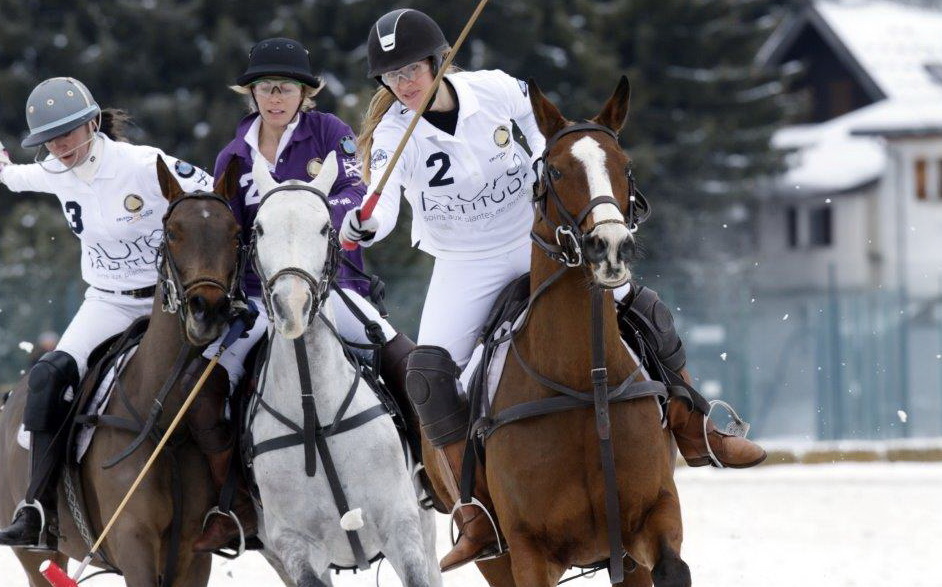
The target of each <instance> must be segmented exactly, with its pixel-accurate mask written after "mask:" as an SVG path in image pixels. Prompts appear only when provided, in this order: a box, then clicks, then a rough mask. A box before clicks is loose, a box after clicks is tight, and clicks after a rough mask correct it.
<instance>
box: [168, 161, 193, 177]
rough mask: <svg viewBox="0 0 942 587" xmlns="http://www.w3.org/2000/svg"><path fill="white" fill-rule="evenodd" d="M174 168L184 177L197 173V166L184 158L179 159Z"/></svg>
mask: <svg viewBox="0 0 942 587" xmlns="http://www.w3.org/2000/svg"><path fill="white" fill-rule="evenodd" d="M173 170H174V171H175V172H176V173H177V175H179V176H180V177H182V178H184V179H186V178H187V177H193V174H194V173H196V168H195V167H193V166H192V165H190V164H189V163H187V162H186V161H184V160H183V159H177V162H176V163H174V164H173Z"/></svg>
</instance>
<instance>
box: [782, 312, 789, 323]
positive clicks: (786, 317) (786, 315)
mask: <svg viewBox="0 0 942 587" xmlns="http://www.w3.org/2000/svg"><path fill="white" fill-rule="evenodd" d="M786 320H788V314H785V315H784V316H782V322H784V321H786Z"/></svg>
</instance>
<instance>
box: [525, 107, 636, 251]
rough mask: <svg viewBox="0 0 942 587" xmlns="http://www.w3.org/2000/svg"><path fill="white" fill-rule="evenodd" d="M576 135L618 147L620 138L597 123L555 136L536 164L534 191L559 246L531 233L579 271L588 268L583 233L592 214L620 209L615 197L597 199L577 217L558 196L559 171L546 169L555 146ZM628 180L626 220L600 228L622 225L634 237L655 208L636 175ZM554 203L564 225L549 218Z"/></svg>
mask: <svg viewBox="0 0 942 587" xmlns="http://www.w3.org/2000/svg"><path fill="white" fill-rule="evenodd" d="M574 132H601V133H604V134H606V135H608V136H610V137H612V139H613V140H614V141H615V143H616V144H617V143H618V135H617V134H616V133H615V131H613V130H612V129H610V128H608V127H607V126H602V125H601V124H595V123H593V122H579V123H576V124H572V125H570V126H567V127H565V128H563V129H562V130H560V131H559V132H557V133H556V134H555V135H553V136H552V137H551V138H550V139H549V140H548V141H547V142H546V148H545V149H544V150H543V154H542V155H541V156H540V158H539V159H537V160H536V161H534V163H533V171H534V174H535V176H536V178H537V180H536V184H535V185H534V187H533V202H534V203H535V204H536V205H537V206H536V208H537V211H538V213H539V214H540V216H541V217H542V218H543V220H544V221H546V223H547V224H548V225H550V226H551V227H553V228H554V233H555V235H556V243H555V244H553V243H550V242H547V241H546V240H545V239H543V238H542V237H541V236H540V235H538V234H536V233H535V232H533V231H531V232H530V238H531V239H533V242H534V243H535V244H536V245H537V246H538V247H540V249H542V250H543V252H545V253H546V254H547V255H548V256H549V257H550V258H551V259H553V260H555V261H558V262H559V263H562V264H564V265H565V266H567V267H579V266H582V265H584V264H585V257H584V256H583V254H582V248H583V246H584V244H585V238H586V233H585V232H583V230H582V222H583V221H584V220H585V219H586V217H587V216H588V215H589V214H590V213H591V212H592V210H593V209H594V208H595V207H596V206H599V205H601V204H614V205H615V207H616V208H619V209H620V205H619V203H618V200H616V199H615V198H614V197H613V196H597V197H595V198H592V200H591V201H589V203H588V204H586V206H585V207H584V208H583V209H582V210H581V211H580V212H579V213H578V214H577V215H576V216H575V217H573V216H572V214H570V213H569V211H568V210H567V209H566V207H565V206H564V205H563V201H562V199H561V198H560V197H559V194H558V193H557V192H556V186H555V184H554V181H555V180H556V179H559V171H558V170H557V169H556V168H554V167H553V166H551V165H546V158H547V156H548V155H549V152H550V150H551V149H552V148H553V146H555V144H556V143H557V142H558V141H559V139H561V138H562V137H564V136H565V135H567V134H570V133H574ZM625 177H626V178H627V179H628V190H629V191H628V207H627V210H625V211H624V212H623V217H624V220H603V221H602V222H601V223H597V224H596V225H595V226H598V225H599V224H609V223H612V224H622V225H624V226H626V227H627V228H628V230H629V231H630V232H631V233H632V234H634V233H635V232H636V231H637V230H638V225H639V224H641V223H642V222H644V221H645V220H647V219H648V216H650V215H651V207H650V205H649V204H648V201H647V199H646V198H645V197H644V194H642V193H641V191H640V190H638V188H637V186H636V185H635V178H634V175H633V174H632V173H631V169H630V168H629V169H627V170H626V171H625ZM550 199H552V202H553V206H554V207H555V208H556V212H557V213H558V214H559V217H560V218H561V219H562V222H561V223H560V224H555V223H554V222H552V221H551V220H550V219H549V217H548V216H547V214H546V209H547V205H548V202H549V200H550Z"/></svg>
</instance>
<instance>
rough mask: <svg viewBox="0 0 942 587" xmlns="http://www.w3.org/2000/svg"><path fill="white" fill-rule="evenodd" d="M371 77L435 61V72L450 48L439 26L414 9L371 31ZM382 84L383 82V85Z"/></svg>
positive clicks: (382, 19)
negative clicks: (417, 63)
mask: <svg viewBox="0 0 942 587" xmlns="http://www.w3.org/2000/svg"><path fill="white" fill-rule="evenodd" d="M366 45H367V49H366V61H367V65H368V69H369V73H368V74H367V77H372V78H377V79H379V77H380V76H381V75H382V74H384V73H386V72H387V71H393V70H395V69H399V68H401V67H405V66H406V65H409V64H410V63H415V62H416V61H421V60H423V59H425V58H427V57H432V58H433V59H434V61H435V72H433V73H436V72H437V70H438V67H439V66H440V65H441V55H442V53H443V52H444V51H446V50H447V49H448V47H449V45H448V41H447V40H446V39H445V35H444V34H443V33H442V29H441V28H440V27H439V26H438V24H437V23H436V22H435V21H434V20H432V19H431V18H429V16H428V15H427V14H425V13H424V12H419V11H418V10H413V9H411V8H400V9H399V10H393V11H392V12H389V13H386V14H384V15H383V16H381V17H380V19H379V20H377V21H376V24H374V25H373V26H372V27H371V28H370V36H369V39H368V40H367V43H366ZM381 83H382V82H381Z"/></svg>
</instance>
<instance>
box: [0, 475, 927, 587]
mask: <svg viewBox="0 0 942 587" xmlns="http://www.w3.org/2000/svg"><path fill="white" fill-rule="evenodd" d="M677 479H678V486H679V488H680V492H681V499H682V503H683V508H684V522H685V540H684V549H683V557H684V559H685V560H686V561H687V563H688V564H689V565H690V568H691V571H692V573H693V581H694V584H695V585H700V586H708V587H714V586H717V587H718V586H722V585H739V586H743V587H878V586H886V585H906V586H907V587H938V586H939V585H942V556H939V550H940V548H942V507H939V499H940V497H942V463H866V464H837V465H781V466H767V467H759V468H757V469H754V470H746V471H733V470H728V471H717V470H715V469H709V468H707V469H678V472H677ZM441 522H442V523H441V524H440V526H439V528H440V529H439V554H442V553H444V552H445V549H446V547H447V541H448V539H447V534H446V523H445V517H444V516H442V517H441ZM375 569H376V567H375V566H374V568H373V569H371V570H370V571H368V572H366V573H359V574H356V575H354V574H352V573H344V574H342V575H339V576H336V577H335V580H334V584H335V585H337V586H339V587H353V586H367V585H376V583H377V577H376V572H375ZM379 574H380V576H379V584H380V585H381V586H388V587H395V586H397V585H399V582H398V581H397V580H396V579H395V577H394V576H393V574H392V571H391V567H390V566H389V565H388V563H384V564H383V565H382V566H381V568H380V572H379ZM0 577H3V578H4V579H3V580H2V584H3V585H5V586H6V585H10V586H14V585H25V584H26V580H25V578H23V577H24V576H23V575H22V571H21V570H20V567H19V565H18V563H17V562H16V559H15V558H14V557H13V555H12V554H11V553H10V551H9V550H8V549H0ZM277 584H278V580H277V577H276V575H275V574H274V573H273V572H272V571H271V570H270V569H269V568H268V567H267V566H266V563H265V562H264V561H263V560H262V558H261V557H260V556H258V555H256V554H248V555H246V556H243V557H241V558H240V559H239V560H237V561H226V560H223V559H219V558H217V559H216V562H215V569H214V571H213V577H212V579H211V581H210V585H211V586H212V587H223V586H227V587H230V586H231V587H249V586H251V587H258V586H262V585H264V586H268V585H277ZM445 584H446V585H455V586H461V587H465V586H467V587H477V586H484V585H486V583H485V582H484V581H483V579H482V578H481V577H480V575H479V574H478V573H477V572H476V570H475V568H474V567H473V566H469V567H466V568H462V569H459V570H456V571H453V572H450V573H448V574H446V575H445ZM607 584H608V579H607V575H605V574H604V573H603V574H599V575H597V576H596V577H594V578H592V579H580V580H577V581H573V582H571V583H567V585H572V586H573V587H577V586H580V585H586V586H602V585H607ZM83 585H89V586H91V587H106V586H117V585H123V582H121V581H120V580H119V579H117V578H114V577H102V578H96V579H93V580H91V581H88V582H87V583H83Z"/></svg>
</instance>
